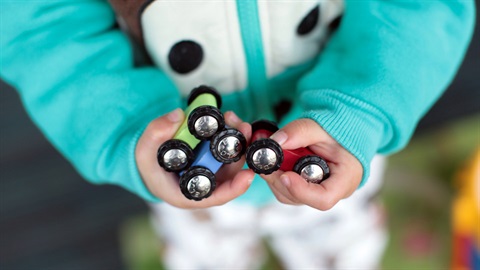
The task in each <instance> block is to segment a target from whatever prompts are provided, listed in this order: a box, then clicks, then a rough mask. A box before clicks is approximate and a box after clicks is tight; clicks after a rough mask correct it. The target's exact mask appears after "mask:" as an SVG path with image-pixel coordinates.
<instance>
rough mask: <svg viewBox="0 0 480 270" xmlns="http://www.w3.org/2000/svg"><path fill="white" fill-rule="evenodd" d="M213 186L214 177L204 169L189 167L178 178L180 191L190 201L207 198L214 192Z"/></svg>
mask: <svg viewBox="0 0 480 270" xmlns="http://www.w3.org/2000/svg"><path fill="white" fill-rule="evenodd" d="M215 185H216V184H215V175H214V174H213V173H212V171H210V170H209V169H207V168H205V167H200V166H194V167H191V168H189V169H188V170H187V171H186V172H185V173H184V174H183V175H182V176H181V177H180V190H181V191H182V193H183V195H184V196H185V197H186V198H187V199H190V200H195V201H201V200H202V199H205V198H208V197H209V196H210V195H211V194H212V192H213V191H214V190H215Z"/></svg>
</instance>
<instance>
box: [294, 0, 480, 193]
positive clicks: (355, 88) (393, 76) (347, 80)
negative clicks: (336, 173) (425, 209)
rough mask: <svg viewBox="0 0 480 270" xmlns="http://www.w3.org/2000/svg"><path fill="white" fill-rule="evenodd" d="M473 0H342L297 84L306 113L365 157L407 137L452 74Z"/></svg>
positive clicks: (468, 31) (365, 160)
mask: <svg viewBox="0 0 480 270" xmlns="http://www.w3.org/2000/svg"><path fill="white" fill-rule="evenodd" d="M474 17H475V6H474V2H473V1H471V0H458V1H453V0H442V1H440V0H439V1H410V0H390V1H387V0H375V1H355V0H350V1H349V0H347V1H346V7H345V14H344V16H343V18H342V22H341V24H340V27H339V28H338V30H337V32H336V33H335V34H334V35H333V36H332V39H331V40H330V42H329V43H328V45H327V47H326V48H325V51H324V52H323V54H322V55H321V56H320V58H319V59H318V62H317V64H316V66H315V67H314V69H313V70H312V71H311V72H310V73H309V74H307V75H306V76H305V77H304V78H303V79H302V80H301V82H300V84H299V93H300V103H301V105H302V107H303V108H304V109H305V111H304V113H303V115H302V116H303V117H306V118H311V119H313V120H315V121H316V122H318V123H319V124H320V125H321V126H322V127H323V128H324V129H325V130H326V131H327V132H328V133H329V134H330V135H331V136H332V137H334V138H335V139H336V140H337V141H338V142H339V143H340V144H341V145H342V146H343V147H345V148H346V149H347V150H348V151H350V152H351V153H352V154H353V155H354V156H356V157H357V158H358V160H359V161H360V162H361V163H362V166H363V168H364V175H363V180H362V184H361V185H363V184H364V182H365V180H366V179H367V177H368V175H369V164H370V161H371V159H372V158H373V156H374V155H375V153H391V152H394V151H398V150H399V149H401V148H402V147H404V146H405V145H406V144H407V142H408V141H409V139H410V137H411V135H412V133H413V131H414V129H415V127H416V125H417V123H418V121H419V119H420V118H421V117H422V116H423V115H424V114H425V113H426V112H427V111H428V109H429V108H430V107H431V106H432V104H433V103H434V102H435V101H436V100H437V99H438V98H439V96H440V95H441V94H442V92H443V91H444V90H445V89H446V88H447V86H448V85H449V83H450V82H451V81H452V79H453V77H454V75H455V73H456V71H457V69H458V67H459V65H460V63H461V61H462V59H463V57H464V54H465V51H466V49H467V47H468V44H469V41H470V38H471V35H472V32H473V27H474V23H475V18H474Z"/></svg>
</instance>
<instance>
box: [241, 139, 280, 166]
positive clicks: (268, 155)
mask: <svg viewBox="0 0 480 270" xmlns="http://www.w3.org/2000/svg"><path fill="white" fill-rule="evenodd" d="M246 159H247V165H248V167H249V168H250V169H252V170H253V171H254V172H255V173H258V174H271V173H273V172H274V171H276V170H278V169H279V168H280V165H282V162H283V152H282V148H281V147H280V145H279V144H278V143H277V142H276V141H274V140H272V139H259V140H256V141H254V142H253V143H252V144H251V145H250V146H249V147H248V148H247V153H246Z"/></svg>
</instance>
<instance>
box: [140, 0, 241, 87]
mask: <svg viewBox="0 0 480 270" xmlns="http://www.w3.org/2000/svg"><path fill="white" fill-rule="evenodd" d="M141 23H142V31H143V36H144V40H145V45H146V48H147V50H148V52H149V54H150V56H151V57H152V59H153V61H154V62H155V64H156V65H157V66H158V67H160V68H161V69H162V70H163V71H165V73H167V75H168V76H169V77H170V78H172V79H173V81H174V82H175V84H176V86H177V87H178V89H179V90H180V92H181V93H182V94H183V95H184V96H187V95H188V94H189V93H190V91H191V90H192V89H193V88H194V87H196V86H198V85H201V84H206V85H214V86H215V88H217V90H218V91H219V92H221V93H228V92H232V91H233V90H241V89H244V88H245V87H246V82H247V78H246V62H245V61H246V60H245V53H244V50H243V44H242V39H241V34H240V26H239V21H238V14H237V6H236V2H235V1H169V0H157V1H154V2H152V3H151V4H150V5H148V7H147V8H146V9H145V10H144V11H143V13H142V15H141ZM184 40H192V41H195V42H196V43H198V44H200V46H201V47H202V50H203V53H204V55H203V61H202V63H201V64H200V66H199V67H198V68H196V69H195V70H193V71H192V72H190V73H187V74H178V73H176V72H175V71H173V70H172V69H171V67H170V65H169V62H168V54H169V52H170V49H171V48H172V46H173V45H175V44H176V43H178V42H180V41H184Z"/></svg>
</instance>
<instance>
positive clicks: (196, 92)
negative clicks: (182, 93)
mask: <svg viewBox="0 0 480 270" xmlns="http://www.w3.org/2000/svg"><path fill="white" fill-rule="evenodd" d="M201 94H211V95H213V96H214V97H215V99H216V100H217V108H219V109H221V108H222V97H221V96H220V94H219V93H218V92H217V90H215V88H213V87H210V86H206V85H200V86H199V87H196V88H194V89H193V90H192V91H191V92H190V95H189V96H188V100H187V105H190V103H192V102H193V101H194V100H195V99H196V98H197V97H198V96H200V95H201Z"/></svg>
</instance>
